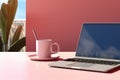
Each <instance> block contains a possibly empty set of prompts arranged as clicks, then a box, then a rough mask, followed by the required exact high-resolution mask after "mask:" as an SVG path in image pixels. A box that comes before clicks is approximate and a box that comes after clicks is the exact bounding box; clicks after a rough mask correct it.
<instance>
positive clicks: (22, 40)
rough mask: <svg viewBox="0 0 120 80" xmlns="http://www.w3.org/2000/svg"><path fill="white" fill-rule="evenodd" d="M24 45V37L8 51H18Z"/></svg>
mask: <svg viewBox="0 0 120 80" xmlns="http://www.w3.org/2000/svg"><path fill="white" fill-rule="evenodd" d="M25 45H26V37H23V38H21V39H20V40H18V41H16V42H15V43H14V44H13V45H12V46H11V47H10V49H9V50H8V51H14V52H15V51H20V50H21V49H22V48H23V47H24V46H25Z"/></svg>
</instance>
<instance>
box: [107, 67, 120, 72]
mask: <svg viewBox="0 0 120 80" xmlns="http://www.w3.org/2000/svg"><path fill="white" fill-rule="evenodd" d="M119 70H120V66H118V67H116V68H114V69H112V70H110V71H108V72H107V73H115V72H117V71H119Z"/></svg>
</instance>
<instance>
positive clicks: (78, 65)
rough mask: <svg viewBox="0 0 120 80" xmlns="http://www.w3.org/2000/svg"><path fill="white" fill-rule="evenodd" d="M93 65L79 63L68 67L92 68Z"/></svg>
mask: <svg viewBox="0 0 120 80" xmlns="http://www.w3.org/2000/svg"><path fill="white" fill-rule="evenodd" d="M93 65H94V64H91V63H78V62H75V63H72V64H68V66H70V67H91V66H93Z"/></svg>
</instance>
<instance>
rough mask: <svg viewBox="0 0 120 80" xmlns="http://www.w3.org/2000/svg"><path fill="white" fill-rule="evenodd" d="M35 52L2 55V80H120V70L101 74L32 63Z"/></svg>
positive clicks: (0, 61) (61, 53)
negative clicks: (31, 58)
mask: <svg viewBox="0 0 120 80" xmlns="http://www.w3.org/2000/svg"><path fill="white" fill-rule="evenodd" d="M28 54H34V52H27V53H25V52H19V53H18V52H11V53H2V52H1V53H0V80H120V70H118V71H117V72H114V73H99V72H90V71H82V70H71V69H60V68H51V67H49V66H48V63H50V62H40V61H31V60H30V59H29V57H28ZM59 55H60V56H61V57H62V58H68V57H74V55H75V52H60V53H59Z"/></svg>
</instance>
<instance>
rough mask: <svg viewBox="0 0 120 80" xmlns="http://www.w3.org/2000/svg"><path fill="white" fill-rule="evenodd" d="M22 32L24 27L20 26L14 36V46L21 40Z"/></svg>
mask: <svg viewBox="0 0 120 80" xmlns="http://www.w3.org/2000/svg"><path fill="white" fill-rule="evenodd" d="M21 31H22V26H21V25H20V26H18V28H17V29H16V31H15V33H14V35H13V39H12V44H13V43H14V42H16V41H17V40H18V39H19V38H20V34H21Z"/></svg>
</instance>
